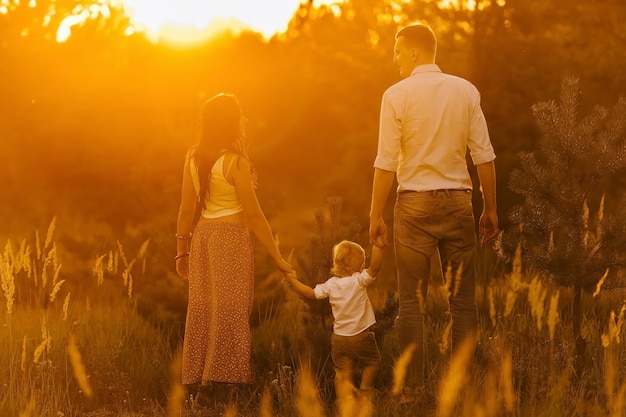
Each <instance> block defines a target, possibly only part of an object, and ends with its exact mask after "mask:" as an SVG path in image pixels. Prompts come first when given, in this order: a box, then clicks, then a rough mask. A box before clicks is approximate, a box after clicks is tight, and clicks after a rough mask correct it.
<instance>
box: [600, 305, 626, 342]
mask: <svg viewBox="0 0 626 417" xmlns="http://www.w3.org/2000/svg"><path fill="white" fill-rule="evenodd" d="M625 310H626V304H625V305H622V308H621V310H620V312H619V315H618V316H617V318H616V317H615V311H611V315H610V317H609V328H608V330H607V332H606V333H603V334H602V346H604V347H605V348H607V347H609V345H610V344H611V342H612V341H615V343H616V344H619V343H620V340H621V332H622V326H623V324H624V311H625Z"/></svg>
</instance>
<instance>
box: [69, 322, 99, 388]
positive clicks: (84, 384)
mask: <svg viewBox="0 0 626 417" xmlns="http://www.w3.org/2000/svg"><path fill="white" fill-rule="evenodd" d="M67 353H68V355H69V357H70V363H71V364H72V369H73V370H74V379H75V380H76V382H77V383H78V386H79V387H80V389H81V390H82V391H83V394H84V395H85V396H86V397H92V396H93V390H92V389H91V385H90V384H89V377H88V376H87V372H86V370H85V365H84V364H83V361H82V358H81V355H80V352H79V351H78V347H77V346H76V339H75V337H74V335H73V334H71V333H70V334H69V335H68V338H67Z"/></svg>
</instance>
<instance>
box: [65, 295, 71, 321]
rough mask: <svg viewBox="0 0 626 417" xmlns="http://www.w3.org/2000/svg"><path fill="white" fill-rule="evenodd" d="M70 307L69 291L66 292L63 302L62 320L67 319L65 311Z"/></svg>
mask: <svg viewBox="0 0 626 417" xmlns="http://www.w3.org/2000/svg"><path fill="white" fill-rule="evenodd" d="M69 307H70V293H69V292H68V293H67V295H66V296H65V301H64V302H63V321H67V311H68V309H69Z"/></svg>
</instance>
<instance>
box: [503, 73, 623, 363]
mask: <svg viewBox="0 0 626 417" xmlns="http://www.w3.org/2000/svg"><path fill="white" fill-rule="evenodd" d="M579 97H580V92H579V87H578V79H576V78H574V77H568V78H565V79H564V80H563V81H562V85H561V97H560V102H556V101H547V102H540V103H537V104H535V105H533V106H532V112H533V115H534V117H535V119H536V121H537V123H538V125H539V127H540V129H541V132H542V137H541V139H540V142H539V149H538V150H537V151H536V152H526V153H522V154H521V155H520V161H521V165H520V168H519V169H516V170H513V171H512V172H511V175H510V177H509V188H510V189H511V190H512V191H513V192H515V193H517V194H520V195H521V196H522V198H523V202H522V203H521V204H519V205H518V206H515V207H514V208H513V209H512V210H511V213H510V220H511V222H512V223H513V224H514V225H515V226H516V227H513V228H512V230H511V231H507V232H506V233H505V234H504V237H503V246H502V248H503V254H504V255H505V257H511V256H512V254H513V253H514V252H515V249H516V247H517V245H518V244H521V245H522V248H523V251H522V253H523V260H524V262H525V264H526V265H528V266H530V267H531V268H532V269H533V270H534V271H536V272H538V273H539V274H541V275H542V276H543V277H545V278H546V279H549V280H550V281H552V282H553V283H555V284H557V285H560V286H563V287H570V288H573V289H574V299H573V303H572V327H573V329H572V330H573V336H574V338H575V342H576V347H577V352H576V353H577V357H578V358H579V359H580V360H582V357H583V354H584V348H585V342H584V339H583V338H582V335H581V320H582V310H581V302H582V295H583V292H584V291H587V292H590V291H595V289H596V286H597V285H598V282H599V281H600V280H601V279H604V281H603V285H611V282H612V285H619V283H617V280H618V277H620V276H621V273H620V271H622V270H623V268H624V267H626V253H625V251H624V248H626V204H625V202H624V201H623V200H622V201H621V202H620V201H617V202H616V203H615V204H613V205H612V206H611V207H609V204H607V203H606V195H607V193H610V192H611V191H612V190H611V184H612V183H613V181H614V179H615V178H616V176H618V175H623V174H624V172H626V171H625V170H626V135H625V133H626V130H625V129H626V98H624V97H620V98H619V99H618V101H617V103H616V104H615V106H614V107H613V108H612V109H610V110H607V109H605V108H604V107H601V106H596V107H594V108H593V110H592V111H591V112H590V113H589V115H587V116H586V117H584V118H582V119H579V117H578V113H577V111H578V104H579ZM622 197H623V196H622ZM581 367H582V363H581V364H580V366H579V367H577V368H578V369H577V370H578V371H580V370H582V369H581Z"/></svg>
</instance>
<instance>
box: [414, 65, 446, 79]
mask: <svg viewBox="0 0 626 417" xmlns="http://www.w3.org/2000/svg"><path fill="white" fill-rule="evenodd" d="M422 72H441V69H440V68H439V66H438V65H437V64H422V65H418V66H417V67H415V68H413V71H411V76H413V75H415V74H420V73H422Z"/></svg>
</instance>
